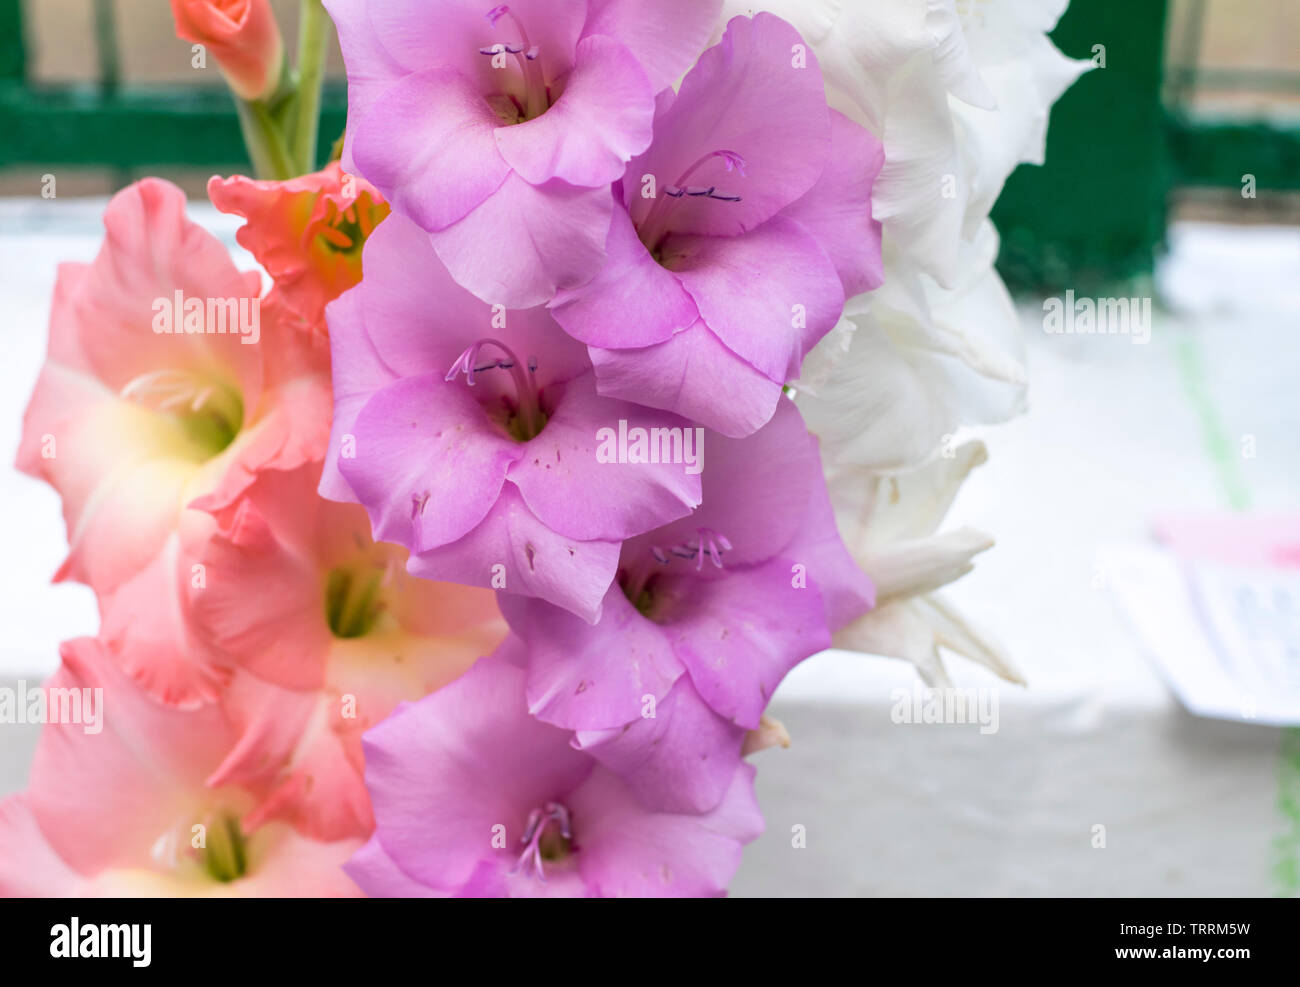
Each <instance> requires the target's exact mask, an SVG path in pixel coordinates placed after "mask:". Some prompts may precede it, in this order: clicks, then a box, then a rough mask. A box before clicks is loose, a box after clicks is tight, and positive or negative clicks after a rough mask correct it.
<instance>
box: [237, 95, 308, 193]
mask: <svg viewBox="0 0 1300 987" xmlns="http://www.w3.org/2000/svg"><path fill="white" fill-rule="evenodd" d="M235 105H236V106H237V107H238V109H239V128H240V130H241V131H243V134H244V145H245V146H246V147H247V148H248V156H249V157H250V158H251V159H252V161H253V171H255V172H256V173H257V177H258V178H268V179H274V180H276V181H284V180H286V179H289V178H293V177H294V176H295V175H296V174H298V172H296V171H295V170H294V166H293V161H292V159H291V158H290V156H289V149H288V147H286V146H285V143H284V134H283V133H281V131H280V127H279V125H278V124H277V123H276V121H275V118H274V117H273V116H272V114H271V110H270V107H269V106H267V104H266V102H265V101H263V100H260V99H259V100H243V99H239V98H236V99H235Z"/></svg>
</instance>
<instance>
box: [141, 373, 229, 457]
mask: <svg viewBox="0 0 1300 987" xmlns="http://www.w3.org/2000/svg"><path fill="white" fill-rule="evenodd" d="M122 397H123V398H125V399H126V400H127V401H133V402H135V403H136V404H139V405H142V406H144V407H146V408H150V409H151V410H153V411H156V412H159V413H160V414H164V415H167V416H168V417H169V418H171V419H172V420H173V421H175V422H176V423H177V424H178V425H179V426H180V428H181V430H182V432H183V433H184V436H185V438H186V440H187V441H188V444H189V445H190V446H191V454H192V456H193V458H194V459H196V460H197V461H199V462H203V461H204V460H207V459H211V458H212V457H213V456H216V455H217V454H218V453H220V452H221V451H222V450H224V449H225V448H226V447H227V446H229V445H230V443H231V442H233V441H234V440H235V436H236V435H238V434H239V430H240V428H242V427H243V424H244V402H243V400H242V399H241V398H240V396H239V392H238V391H236V390H235V389H233V388H230V387H227V386H225V385H223V384H219V383H214V382H213V381H211V380H209V379H206V378H204V377H202V376H200V375H199V374H197V373H194V372H192V371H188V370H155V371H153V372H152V373H147V374H141V375H140V376H139V377H136V378H135V379H134V380H132V381H131V382H130V383H129V384H127V385H126V386H125V387H124V388H122Z"/></svg>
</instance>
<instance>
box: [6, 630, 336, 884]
mask: <svg viewBox="0 0 1300 987" xmlns="http://www.w3.org/2000/svg"><path fill="white" fill-rule="evenodd" d="M62 654H63V665H62V667H61V669H60V670H59V671H58V672H57V673H56V674H55V675H54V677H53V678H52V679H51V680H50V682H49V683H48V686H47V696H49V697H50V698H49V700H48V701H49V702H51V703H53V702H59V703H64V704H67V705H66V706H64V707H62V708H68V709H77V710H80V711H81V712H82V713H83V714H84V713H85V711H86V710H87V709H88V705H85V704H89V703H93V704H94V705H95V707H97V713H96V715H95V718H96V720H97V722H95V723H93V724H92V723H88V722H68V721H60V722H58V723H49V724H47V725H46V727H45V729H44V732H43V733H42V735H41V740H40V743H39V745H38V746H37V749H36V758H35V761H34V762H33V765H32V776H31V784H30V786H29V788H28V790H27V791H26V792H24V793H23V794H21V795H17V796H12V797H10V798H9V799H7V800H5V801H4V802H2V803H0V895H25V896H44V895H51V896H69V895H85V896H107V897H126V896H147V897H155V896H169V897H170V896H179V895H213V896H231V895H234V896H268V897H286V896H293V897H297V896H338V895H356V894H358V893H359V892H358V889H357V888H356V886H355V885H354V884H353V883H352V882H351V881H350V880H348V878H347V876H346V875H345V874H344V873H343V872H342V870H341V869H340V866H339V865H340V864H341V863H342V862H343V861H344V860H346V859H347V858H348V856H349V855H351V854H352V853H353V852H354V851H355V850H356V849H357V847H358V846H359V845H360V843H361V841H360V840H358V839H348V840H339V841H335V842H328V843H327V842H320V841H317V840H312V839H309V838H306V837H304V836H301V835H299V834H297V833H295V832H294V831H293V829H292V828H291V827H289V826H287V825H284V824H282V823H273V824H270V825H267V826H263V827H261V828H258V829H256V830H252V829H249V828H247V827H246V826H245V824H244V821H243V817H244V815H245V814H246V813H247V812H248V811H249V809H250V808H251V807H252V806H253V805H254V804H255V800H256V799H255V793H254V792H251V791H249V790H247V789H244V788H240V787H238V786H233V785H213V784H211V783H210V782H209V780H208V776H209V775H210V774H211V773H212V772H213V771H214V770H215V769H216V768H217V766H218V765H219V764H220V763H221V761H222V759H223V758H224V757H225V756H226V753H227V751H228V750H229V749H230V747H231V745H232V744H233V743H234V742H235V739H236V732H235V729H234V726H233V724H231V723H230V722H229V720H228V719H227V718H226V716H225V715H224V714H223V712H222V711H221V710H220V708H218V707H216V706H205V707H203V708H201V709H198V710H180V709H176V708H174V707H167V706H162V705H159V704H157V703H155V702H153V701H152V700H150V699H149V698H148V697H147V696H146V695H144V694H143V693H142V692H141V691H140V690H139V689H138V688H137V687H136V686H135V684H134V683H132V682H131V681H129V680H128V679H127V678H126V677H125V676H123V675H122V673H121V672H120V671H119V670H118V669H117V667H116V665H115V663H114V662H113V661H112V660H111V659H110V657H109V655H108V654H107V652H106V651H105V650H104V648H103V647H102V645H101V644H100V643H99V642H97V641H95V640H93V639H90V638H83V639H80V640H77V641H71V642H69V643H68V644H65V645H64V646H63V649H62ZM59 690H63V691H59ZM66 690H76V691H75V692H68V691H66ZM96 690H102V691H100V692H98V693H96ZM58 696H64V697H65V698H64V699H57V698H56V697H58ZM68 696H75V697H76V698H77V700H79V701H77V702H75V703H74V702H72V700H69V699H67V698H66V697H68ZM84 697H95V698H84ZM85 719H86V717H85V716H84V715H83V716H82V720H83V721H84V720H85Z"/></svg>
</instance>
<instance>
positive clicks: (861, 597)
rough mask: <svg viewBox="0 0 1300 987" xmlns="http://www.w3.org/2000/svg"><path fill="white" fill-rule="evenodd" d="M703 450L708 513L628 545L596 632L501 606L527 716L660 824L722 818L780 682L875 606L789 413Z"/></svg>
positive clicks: (524, 603)
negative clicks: (712, 813)
mask: <svg viewBox="0 0 1300 987" xmlns="http://www.w3.org/2000/svg"><path fill="white" fill-rule="evenodd" d="M706 441H708V442H709V443H711V444H710V445H709V447H708V448H709V455H708V464H707V465H706V467H705V470H704V491H703V495H704V496H703V504H702V505H701V506H700V507H699V508H698V509H697V510H696V511H695V512H694V513H693V514H692V515H691V516H690V517H688V518H684V519H682V520H680V521H675V522H673V523H672V524H670V525H666V526H665V527H663V528H660V529H657V530H655V531H652V532H649V533H648V534H644V535H640V536H638V537H636V538H631V539H628V540H627V541H626V542H625V543H624V544H623V549H622V552H621V554H620V556H619V570H618V576H617V579H616V581H615V585H614V586H613V587H611V588H610V590H609V592H608V593H607V594H606V596H605V600H604V603H603V605H602V608H601V619H600V621H599V622H598V623H597V624H595V625H594V626H589V625H587V624H584V623H583V622H582V621H580V620H577V619H575V618H574V617H572V616H571V615H569V614H567V613H564V612H563V611H559V610H555V609H554V608H551V607H547V606H546V605H545V604H542V603H540V602H539V601H536V600H529V599H524V598H519V597H506V596H503V597H502V598H501V608H502V612H503V613H504V614H505V617H506V619H507V621H508V622H509V623H510V626H511V628H512V629H513V630H514V631H515V633H516V634H517V635H518V636H519V638H520V640H521V642H522V644H523V647H524V654H525V655H526V659H527V666H528V681H527V691H528V704H529V710H530V712H532V713H533V714H534V715H535V716H537V717H539V718H540V719H542V720H544V721H546V722H548V723H551V724H554V725H555V726H557V727H563V728H566V729H569V730H573V731H574V732H575V734H576V736H575V740H574V743H575V746H578V747H580V748H582V749H583V750H586V751H587V752H588V753H589V754H591V755H592V756H593V757H595V758H596V759H597V760H598V761H600V762H601V763H602V764H604V765H606V766H607V767H609V768H610V769H611V770H613V771H615V772H616V773H617V774H619V775H621V776H622V777H623V778H624V781H625V782H626V783H627V784H628V786H629V787H630V788H631V789H632V790H633V791H634V792H636V794H637V796H638V797H639V798H641V800H642V801H644V802H645V803H646V804H647V805H650V806H653V807H656V808H662V809H665V810H670V811H687V812H703V811H707V810H709V809H711V808H712V807H713V806H714V805H716V804H717V801H718V799H720V798H722V796H723V794H724V793H725V791H726V790H727V786H728V785H729V784H730V779H731V775H732V772H733V770H734V767H735V765H736V763H737V761H738V759H739V757H740V749H741V744H742V742H743V740H744V736H745V733H746V731H749V730H756V729H758V728H759V727H760V726H761V725H762V714H763V711H764V709H765V708H766V707H767V704H768V701H769V700H770V699H771V697H772V694H773V693H774V692H775V690H776V687H777V685H779V684H780V682H781V680H782V679H783V678H784V677H785V675H786V673H787V672H789V671H790V669H791V668H793V667H794V666H795V665H796V664H798V663H799V662H800V661H802V660H803V659H805V658H807V657H809V656H810V655H812V654H814V653H815V652H817V651H820V650H822V649H823V648H826V647H829V646H830V643H831V634H832V632H833V631H835V630H838V629H839V628H841V627H843V626H844V625H846V624H848V623H849V622H850V621H852V620H854V619H855V618H858V617H860V616H861V615H862V614H863V613H865V612H866V611H867V610H869V609H870V608H871V606H872V602H873V588H872V585H871V583H870V581H869V580H868V579H867V577H866V576H865V575H863V573H862V572H861V571H859V569H858V568H857V567H856V566H855V565H854V563H853V561H852V559H851V558H850V557H849V554H848V552H847V551H846V550H845V547H844V545H843V543H841V542H840V540H839V535H838V534H837V532H836V530H835V521H834V517H833V515H832V513H831V505H830V502H829V500H828V498H827V493H826V486H825V483H824V481H823V479H822V472H821V462H820V460H819V458H818V456H817V446H816V443H815V441H814V440H813V439H812V437H811V436H810V435H809V434H808V432H807V430H806V429H805V428H804V425H803V422H802V420H801V419H800V417H799V413H798V411H797V410H796V409H795V407H794V405H793V404H792V403H791V402H790V401H788V400H783V401H782V402H781V403H780V404H779V405H778V407H777V410H776V413H775V415H774V416H773V417H772V420H771V421H770V422H769V423H768V424H767V425H766V426H764V427H763V428H762V429H760V430H759V431H758V432H756V433H755V434H754V435H751V436H749V437H748V438H745V439H726V438H722V437H720V436H714V435H707V436H706ZM651 714H653V715H651Z"/></svg>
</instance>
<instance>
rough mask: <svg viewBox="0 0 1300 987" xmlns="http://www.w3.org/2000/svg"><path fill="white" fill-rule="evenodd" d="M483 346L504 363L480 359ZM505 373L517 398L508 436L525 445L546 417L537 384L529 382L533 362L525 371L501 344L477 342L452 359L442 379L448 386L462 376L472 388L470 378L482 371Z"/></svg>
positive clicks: (511, 351) (472, 378) (533, 358)
mask: <svg viewBox="0 0 1300 987" xmlns="http://www.w3.org/2000/svg"><path fill="white" fill-rule="evenodd" d="M485 346H495V347H496V348H497V349H498V350H500V351H501V352H502V353H503V354H505V357H504V359H492V358H491V357H489V358H487V359H484V358H483V356H482V355H481V354H482V350H483V348H484V347H485ZM498 369H499V370H509V371H510V376H511V377H512V378H513V380H514V382H515V392H516V395H517V401H516V411H515V416H516V418H517V419H518V426H519V427H518V428H517V429H515V430H512V434H514V435H515V437H516V438H518V439H520V440H521V441H527V440H528V439H531V438H533V437H534V436H536V435H537V434H538V433H539V432H541V430H542V427H543V426H544V425H545V424H546V415H545V414H544V413H543V412H542V406H541V399H540V397H539V395H538V392H537V383H536V381H535V380H534V379H533V374H534V373H535V372H536V370H537V358H536V357H530V358H529V360H528V364H527V370H525V368H524V365H523V364H521V363H520V361H519V358H518V357H516V356H515V354H514V351H513V350H511V349H510V347H509V346H507V345H506V344H505V343H503V342H501V341H500V340H498V339H490V338H485V339H480V340H478V341H477V342H475V343H471V344H470V345H469V346H467V347H466V348H465V349H464V350H463V351H462V352H461V354H460V356H458V357H457V358H456V362H455V363H453V364H452V365H451V369H450V370H448V371H447V374H446V377H445V378H444V379H445V380H447V381H448V382H450V381H453V380H455V379H456V378H457V377H458V376H459V375H460V374H464V375H465V380H466V383H467V384H468V385H469V386H470V387H473V386H474V375H475V374H476V373H481V372H482V371H485V370H498Z"/></svg>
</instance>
